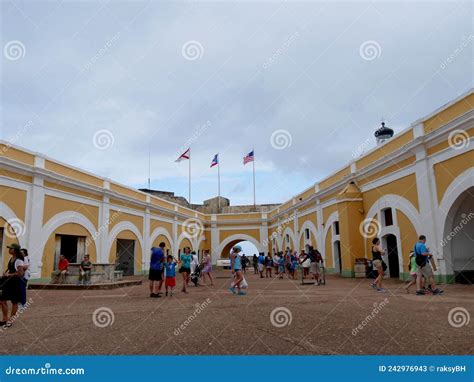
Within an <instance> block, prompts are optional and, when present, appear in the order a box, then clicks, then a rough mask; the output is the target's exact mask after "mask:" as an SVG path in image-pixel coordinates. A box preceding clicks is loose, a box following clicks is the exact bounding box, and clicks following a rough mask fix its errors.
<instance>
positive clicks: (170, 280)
mask: <svg viewBox="0 0 474 382" xmlns="http://www.w3.org/2000/svg"><path fill="white" fill-rule="evenodd" d="M164 265H165V272H166V279H165V293H166V296H168V295H169V296H170V297H171V296H172V295H173V290H174V287H175V286H176V260H175V259H174V258H173V256H171V255H168V257H167V258H166V263H165V264H164Z"/></svg>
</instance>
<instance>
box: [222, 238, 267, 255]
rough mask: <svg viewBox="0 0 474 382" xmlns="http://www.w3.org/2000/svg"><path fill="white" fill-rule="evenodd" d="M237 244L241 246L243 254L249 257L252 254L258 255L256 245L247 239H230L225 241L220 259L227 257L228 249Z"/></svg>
mask: <svg viewBox="0 0 474 382" xmlns="http://www.w3.org/2000/svg"><path fill="white" fill-rule="evenodd" d="M237 244H239V245H240V246H241V247H242V254H245V256H247V257H248V258H249V259H250V258H252V256H253V255H254V254H256V255H257V256H258V253H259V251H258V248H257V246H256V245H255V244H254V243H252V242H251V241H248V240H242V239H237V240H232V241H231V242H229V243H227V244H226V245H225V246H224V248H223V249H222V252H221V259H228V258H229V257H230V251H231V249H232V247H233V246H234V245H237Z"/></svg>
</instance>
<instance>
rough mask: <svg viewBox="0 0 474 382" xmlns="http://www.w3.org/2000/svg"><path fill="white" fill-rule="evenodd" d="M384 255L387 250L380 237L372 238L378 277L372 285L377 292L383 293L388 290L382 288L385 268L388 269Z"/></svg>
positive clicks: (373, 262) (373, 257)
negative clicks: (383, 246) (381, 243)
mask: <svg viewBox="0 0 474 382" xmlns="http://www.w3.org/2000/svg"><path fill="white" fill-rule="evenodd" d="M383 255H385V250H384V249H383V248H382V246H381V245H380V239H379V238H378V237H374V238H373V239H372V264H373V266H374V268H375V269H376V270H377V278H376V279H375V281H374V282H373V283H372V284H370V286H371V287H372V288H374V289H375V290H376V291H377V292H382V293H383V292H386V290H385V289H384V288H382V281H383V277H384V273H385V269H387V268H386V267H387V265H386V264H385V262H384V261H383V258H382V256H383Z"/></svg>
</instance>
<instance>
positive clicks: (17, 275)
mask: <svg viewBox="0 0 474 382" xmlns="http://www.w3.org/2000/svg"><path fill="white" fill-rule="evenodd" d="M7 248H8V253H9V254H10V256H11V257H10V260H9V261H8V265H7V269H6V271H5V272H4V274H3V277H2V279H1V286H2V294H1V295H0V304H1V305H2V314H3V319H2V321H0V326H6V327H10V326H12V324H13V320H12V318H13V317H15V316H16V314H17V310H18V304H19V303H20V302H21V301H22V286H21V279H22V278H23V276H24V271H23V255H22V254H21V252H20V249H21V247H20V246H19V245H18V244H11V245H10V246H7ZM8 301H10V302H11V304H12V308H11V312H10V316H9V315H8Z"/></svg>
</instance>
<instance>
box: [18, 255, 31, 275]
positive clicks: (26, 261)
mask: <svg viewBox="0 0 474 382" xmlns="http://www.w3.org/2000/svg"><path fill="white" fill-rule="evenodd" d="M20 261H21V260H20ZM23 266H24V267H26V269H25V274H24V275H23V277H24V279H25V280H29V279H30V277H31V272H30V259H29V258H28V256H25V257H24V259H23ZM15 267H16V262H15Z"/></svg>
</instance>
